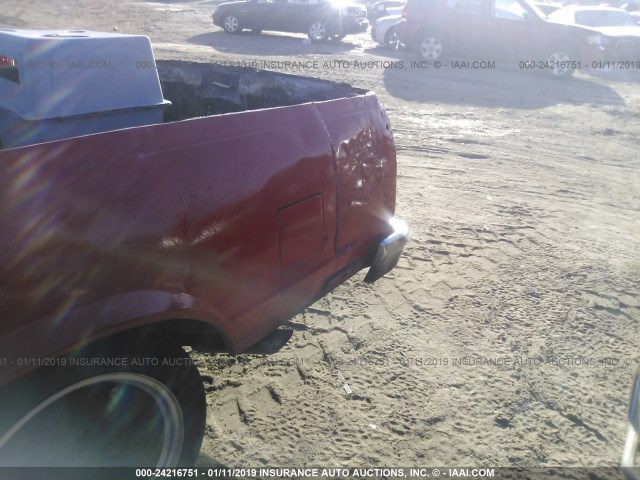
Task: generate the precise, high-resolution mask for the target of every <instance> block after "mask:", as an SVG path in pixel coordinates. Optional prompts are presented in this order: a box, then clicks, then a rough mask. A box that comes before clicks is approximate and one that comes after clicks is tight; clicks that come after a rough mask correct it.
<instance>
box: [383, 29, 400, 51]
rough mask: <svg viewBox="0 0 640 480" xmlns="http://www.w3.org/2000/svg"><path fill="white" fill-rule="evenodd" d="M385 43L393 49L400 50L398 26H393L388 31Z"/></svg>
mask: <svg viewBox="0 0 640 480" xmlns="http://www.w3.org/2000/svg"><path fill="white" fill-rule="evenodd" d="M384 44H385V45H386V46H387V47H389V48H391V49H393V50H398V49H399V48H400V40H398V32H397V31H396V27H391V28H390V29H389V30H388V31H387V34H386V35H385V37H384Z"/></svg>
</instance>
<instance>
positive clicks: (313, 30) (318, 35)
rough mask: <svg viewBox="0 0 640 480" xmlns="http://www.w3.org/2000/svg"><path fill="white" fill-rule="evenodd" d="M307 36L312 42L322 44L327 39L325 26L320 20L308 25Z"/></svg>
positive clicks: (327, 34)
mask: <svg viewBox="0 0 640 480" xmlns="http://www.w3.org/2000/svg"><path fill="white" fill-rule="evenodd" d="M307 36H308V37H309V40H311V41H312V42H324V41H325V40H327V38H329V32H328V31H327V26H326V24H325V23H324V22H323V21H322V20H316V21H315V22H312V23H311V24H310V25H309V28H308V29H307Z"/></svg>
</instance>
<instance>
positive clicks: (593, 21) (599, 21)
mask: <svg viewBox="0 0 640 480" xmlns="http://www.w3.org/2000/svg"><path fill="white" fill-rule="evenodd" d="M575 16H576V24H578V25H585V26H588V27H623V26H631V25H637V24H638V23H637V19H635V18H633V16H631V15H629V14H628V13H626V12H618V11H613V10H585V11H578V12H576V15H575Z"/></svg>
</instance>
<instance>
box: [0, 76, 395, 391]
mask: <svg viewBox="0 0 640 480" xmlns="http://www.w3.org/2000/svg"><path fill="white" fill-rule="evenodd" d="M289 77H292V76H289ZM169 100H172V101H174V105H178V106H179V102H176V100H175V99H172V98H171V97H169ZM0 166H1V168H2V172H3V174H2V177H0V244H1V245H2V246H3V248H2V249H0V318H2V321H0V352H1V353H2V358H1V359H0V384H3V383H6V382H8V381H9V380H11V379H12V378H15V377H17V376H20V374H22V373H24V372H26V371H28V370H29V369H32V368H34V367H36V366H38V365H36V364H35V363H34V361H33V359H41V358H43V357H53V356H58V355H61V354H64V353H65V352H68V351H70V350H71V349H73V348H74V347H76V346H79V345H82V344H86V343H91V342H93V341H95V340H97V339H99V338H103V337H106V336H110V335H112V334H115V333H117V332H120V331H124V330H128V329H132V328H134V327H138V326H141V325H157V324H159V322H162V321H165V320H167V321H168V320H171V321H173V322H172V325H173V328H174V330H176V331H177V332H178V333H182V334H188V333H189V328H187V327H186V325H187V323H186V322H185V323H184V325H185V328H184V330H181V328H180V326H181V325H183V323H181V322H182V321H183V320H194V321H196V323H198V324H203V325H207V326H210V327H212V328H214V329H215V331H216V332H219V333H220V334H221V336H222V337H223V339H224V341H225V343H226V345H227V347H228V349H229V351H231V352H235V353H237V352H242V351H244V350H245V349H247V348H248V347H250V346H251V345H253V344H254V343H256V342H257V341H258V340H260V339H261V338H263V337H265V335H267V334H268V333H269V332H271V331H273V330H274V329H275V328H276V327H277V326H278V325H280V324H281V323H283V322H284V321H286V320H287V319H289V318H291V317H292V316H293V315H295V314H297V313H298V312H300V311H301V310H302V309H303V308H305V307H306V306H308V305H309V304H311V303H312V302H313V301H315V300H316V299H317V298H319V297H320V296H322V295H323V294H325V293H326V292H328V291H330V290H331V289H332V288H334V287H335V286H337V285H339V284H340V283H342V282H343V281H344V280H345V279H346V278H348V277H350V276H351V275H353V274H354V273H355V272H357V271H358V270H360V269H361V268H363V267H366V266H368V265H371V264H372V263H375V262H374V257H375V256H376V252H377V255H378V259H377V260H376V262H377V263H378V268H377V271H374V272H373V273H372V275H370V277H371V279H372V280H373V279H375V278H377V277H379V276H380V275H381V274H384V273H385V272H386V271H388V270H389V269H390V268H392V267H393V266H394V265H395V262H397V256H399V251H397V255H395V256H396V258H395V259H391V260H389V259H388V258H387V259H382V260H381V259H380V256H382V257H384V256H385V255H386V253H385V251H381V250H380V248H379V247H380V245H381V242H382V241H383V240H384V239H385V238H388V237H389V236H390V235H393V234H394V232H393V228H392V227H391V226H390V220H391V219H392V217H393V213H394V208H395V194H396V158H395V149H394V144H393V137H392V133H391V130H390V126H389V121H388V119H387V116H386V114H385V112H384V111H383V109H382V108H381V106H380V105H379V103H378V101H377V99H376V97H375V95H374V94H372V93H364V92H362V91H359V92H356V91H355V90H353V92H352V94H351V95H349V96H347V97H345V98H336V99H332V100H327V101H322V102H315V103H304V104H297V105H286V106H282V107H278V108H266V109H259V110H251V111H242V112H236V113H228V114H222V115H216V116H207V117H199V118H189V119H184V120H178V121H172V122H169V123H164V124H158V125H149V126H142V127H136V128H128V129H123V130H116V131H109V132H104V133H98V134H93V135H88V136H83V137H76V138H69V139H65V140H59V141H54V142H48V143H42V144H37V145H31V146H26V147H21V148H14V149H8V150H4V151H0ZM391 223H392V224H393V222H391ZM402 229H403V228H402V227H401V228H400V230H402ZM396 233H397V232H396ZM399 235H400V237H403V239H400V243H402V245H401V246H400V247H399V248H400V251H401V250H402V246H403V245H404V241H406V235H405V234H404V233H402V232H400V234H399ZM396 240H397V239H396ZM395 244H396V245H398V242H395ZM383 250H384V248H383ZM396 250H397V248H396ZM385 262H386V263H385ZM374 267H375V265H374ZM189 325H191V323H190V324H189Z"/></svg>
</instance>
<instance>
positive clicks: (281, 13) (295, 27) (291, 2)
mask: <svg viewBox="0 0 640 480" xmlns="http://www.w3.org/2000/svg"><path fill="white" fill-rule="evenodd" d="M213 23H214V25H217V26H219V27H222V28H224V31H225V32H227V33H240V32H242V30H243V29H245V28H246V29H249V30H253V31H256V32H261V31H262V30H275V31H279V32H292V33H306V34H307V35H308V36H309V38H310V39H311V41H313V42H322V41H325V40H330V39H333V40H341V39H342V38H344V37H345V35H348V34H350V33H361V32H365V31H366V30H367V28H368V27H369V22H368V21H367V9H366V8H365V6H364V5H361V4H357V3H349V2H346V1H343V2H331V1H328V0H242V1H238V2H227V3H221V4H220V5H218V6H217V7H216V9H215V11H214V12H213Z"/></svg>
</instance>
